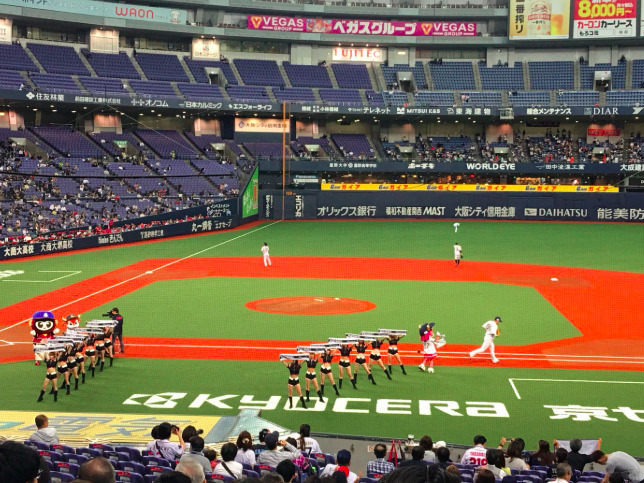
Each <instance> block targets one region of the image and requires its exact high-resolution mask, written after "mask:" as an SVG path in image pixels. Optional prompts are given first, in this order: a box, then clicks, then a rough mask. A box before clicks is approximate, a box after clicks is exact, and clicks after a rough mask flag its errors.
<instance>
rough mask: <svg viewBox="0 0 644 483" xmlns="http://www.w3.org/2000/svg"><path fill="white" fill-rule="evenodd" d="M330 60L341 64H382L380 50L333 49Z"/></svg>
mask: <svg viewBox="0 0 644 483" xmlns="http://www.w3.org/2000/svg"><path fill="white" fill-rule="evenodd" d="M331 59H332V60H336V61H342V62H382V49H354V48H352V47H348V48H343V47H335V48H334V49H333V57H332V58H331Z"/></svg>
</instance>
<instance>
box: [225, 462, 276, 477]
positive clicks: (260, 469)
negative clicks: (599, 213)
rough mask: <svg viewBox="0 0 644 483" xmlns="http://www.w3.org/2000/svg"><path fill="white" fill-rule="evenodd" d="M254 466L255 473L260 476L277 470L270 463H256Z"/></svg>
mask: <svg viewBox="0 0 644 483" xmlns="http://www.w3.org/2000/svg"><path fill="white" fill-rule="evenodd" d="M253 468H254V471H255V473H257V474H259V475H260V476H264V475H265V474H268V473H274V472H275V467H274V466H270V465H255V466H254V467H253ZM213 476H214V475H213Z"/></svg>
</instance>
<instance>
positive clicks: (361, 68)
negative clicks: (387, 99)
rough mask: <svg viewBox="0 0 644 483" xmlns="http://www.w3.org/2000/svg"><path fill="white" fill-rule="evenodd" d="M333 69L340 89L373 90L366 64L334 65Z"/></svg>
mask: <svg viewBox="0 0 644 483" xmlns="http://www.w3.org/2000/svg"><path fill="white" fill-rule="evenodd" d="M331 69H333V73H334V75H335V79H336V81H337V82H338V87H340V88H343V89H373V86H372V85H371V79H370V78H369V71H368V70H367V66H366V65H364V64H358V65H349V64H332V65H331Z"/></svg>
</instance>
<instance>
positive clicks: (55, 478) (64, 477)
mask: <svg viewBox="0 0 644 483" xmlns="http://www.w3.org/2000/svg"><path fill="white" fill-rule="evenodd" d="M50 475H51V481H52V483H58V482H59V481H60V482H67V481H74V480H75V479H76V477H75V476H74V475H70V474H69V473H59V472H58V471H52V472H51V473H50Z"/></svg>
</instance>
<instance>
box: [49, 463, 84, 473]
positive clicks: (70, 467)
mask: <svg viewBox="0 0 644 483" xmlns="http://www.w3.org/2000/svg"><path fill="white" fill-rule="evenodd" d="M79 468H80V465H77V464H75V463H67V462H66V461H56V462H55V463H54V470H55V471H58V472H59V473H68V474H70V475H74V476H75V477H76V476H78V469H79Z"/></svg>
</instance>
